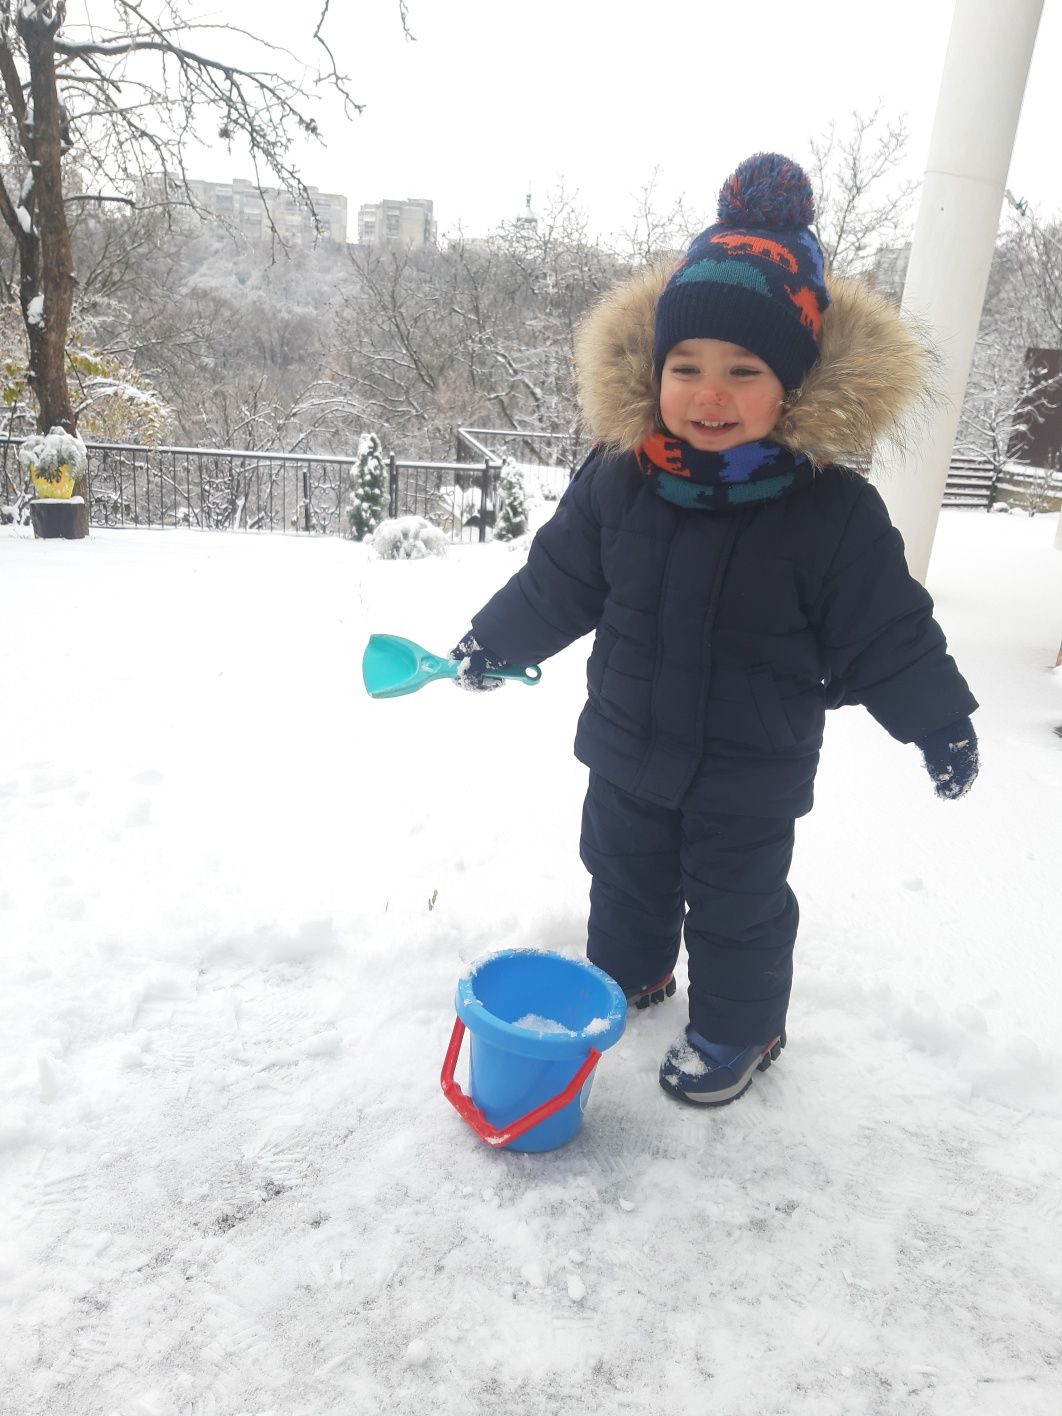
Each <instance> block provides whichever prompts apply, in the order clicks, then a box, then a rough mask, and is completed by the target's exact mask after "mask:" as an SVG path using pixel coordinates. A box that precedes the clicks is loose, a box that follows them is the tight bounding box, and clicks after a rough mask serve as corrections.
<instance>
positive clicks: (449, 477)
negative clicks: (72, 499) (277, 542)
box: [0, 439, 501, 541]
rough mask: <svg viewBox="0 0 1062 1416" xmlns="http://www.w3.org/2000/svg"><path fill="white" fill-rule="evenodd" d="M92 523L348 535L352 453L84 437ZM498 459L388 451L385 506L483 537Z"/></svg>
mask: <svg viewBox="0 0 1062 1416" xmlns="http://www.w3.org/2000/svg"><path fill="white" fill-rule="evenodd" d="M20 442H21V440H15V439H12V440H10V441H7V442H0V502H3V503H6V504H9V505H10V504H18V502H19V500H20V499H24V498H25V495H26V490H25V487H24V485H23V478H22V473H21V470H20V468H19V465H18V448H19V445H20ZM86 447H87V449H88V453H89V500H90V514H91V524H92V525H93V526H156V527H162V526H185V527H198V528H200V529H203V530H212V531H259V532H262V531H265V532H275V533H288V534H295V535H325V536H337V535H347V534H349V520H348V517H347V508H348V505H349V502H350V493H351V486H352V479H353V474H354V465H355V464H354V460H353V459H352V458H349V457H331V456H324V455H316V454H315V455H310V454H300V453H280V452H250V451H246V450H241V449H236V448H204V447H141V446H138V445H134V444H131V443H105V442H89V443H86ZM500 467H501V459H500V458H497V457H493V456H491V455H489V454H488V455H487V456H484V457H483V459H482V460H481V461H477V462H474V463H472V462H467V461H466V462H457V463H450V462H408V461H401V460H399V459H398V458H395V457H391V458H390V459H389V460H388V463H387V472H388V514H389V515H390V516H392V517H395V516H409V515H417V516H423V517H425V518H426V519H427V520H429V521H431V522H433V523H434V524H435V525H437V526H439V527H440V528H441V529H443V530H445V531H446V532H447V533H448V534H449V536H450V537H451V539H452V540H454V541H461V540H486V539H487V538H488V537H489V535H490V528H491V527H492V526H493V524H494V513H495V504H496V500H497V481H498V472H499V469H500Z"/></svg>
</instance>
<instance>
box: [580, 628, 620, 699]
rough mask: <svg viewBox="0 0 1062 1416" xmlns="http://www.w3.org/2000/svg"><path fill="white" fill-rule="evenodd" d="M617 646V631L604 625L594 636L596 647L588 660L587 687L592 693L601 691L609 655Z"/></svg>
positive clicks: (591, 651)
mask: <svg viewBox="0 0 1062 1416" xmlns="http://www.w3.org/2000/svg"><path fill="white" fill-rule="evenodd" d="M615 647H616V631H615V630H614V629H610V628H609V627H608V625H602V626H601V628H600V629H599V630H598V631H597V634H596V635H595V636H594V647H593V648H592V649H591V650H590V657H589V659H587V661H586V687H587V690H588V691H589V692H590V694H591V695H594V694H598V693H600V692H601V684H602V681H603V680H604V677H605V669H606V668H607V666H608V660H609V655H610V654H611V653H612V651H613V649H614V648H615Z"/></svg>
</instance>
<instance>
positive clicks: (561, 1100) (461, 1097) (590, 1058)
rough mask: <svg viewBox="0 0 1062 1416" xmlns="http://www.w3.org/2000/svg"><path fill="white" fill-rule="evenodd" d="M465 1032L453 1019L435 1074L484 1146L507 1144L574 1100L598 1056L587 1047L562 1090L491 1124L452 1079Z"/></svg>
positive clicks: (450, 1099)
mask: <svg viewBox="0 0 1062 1416" xmlns="http://www.w3.org/2000/svg"><path fill="white" fill-rule="evenodd" d="M464 1035H465V1025H464V1023H463V1022H462V1021H461V1019H460V1018H455V1019H454V1030H453V1032H452V1033H451V1034H450V1045H449V1047H448V1048H447V1049H446V1057H445V1058H444V1059H443V1067H442V1075H441V1077H440V1078H439V1080H440V1082H441V1083H442V1089H443V1095H444V1096H445V1097H446V1100H447V1101H448V1102H449V1103H450V1105H451V1106H452V1107H453V1108H454V1110H455V1111H456V1112H457V1114H458V1116H460V1117H461V1119H462V1121H465V1122H467V1123H468V1125H469V1126H471V1127H472V1129H473V1131H475V1133H476V1135H477V1136H478V1137H479V1138H480V1140H481V1141H486V1143H487V1145H488V1146H507V1145H508V1144H509V1142H510V1141H515V1140H516V1138H517V1136H522V1135H523V1134H524V1132H525V1131H530V1129H531V1127H532V1126H537V1125H538V1123H539V1122H540V1121H545V1120H546V1119H547V1118H548V1117H550V1116H552V1115H553V1114H554V1112H557V1111H559V1110H560V1109H561V1107H562V1106H567V1105H568V1103H569V1102H570V1101H574V1100H575V1098H576V1097H577V1096H578V1095H579V1093H580V1091H581V1090H582V1088H583V1084H584V1083H585V1081H586V1079H587V1077H589V1075H590V1073H591V1072H592V1071H593V1070H594V1068H595V1067H596V1066H597V1064H598V1062H600V1060H601V1053H600V1052H598V1050H597V1048H595V1047H591V1049H590V1051H589V1052H588V1053H587V1054H586V1061H585V1062H584V1063H583V1065H582V1066H581V1067H580V1068H579V1070H578V1072H576V1074H575V1076H574V1077H573V1078H572V1079H571V1081H570V1082H569V1083H568V1085H567V1086H566V1087H565V1088H564V1090H563V1091H560V1092H558V1093H557V1095H556V1096H553V1097H550V1099H549V1101H544V1102H542V1104H541V1105H540V1106H536V1107H535V1109H534V1110H533V1111H528V1112H526V1113H525V1114H524V1115H523V1116H520V1117H518V1118H517V1119H516V1120H515V1121H510V1122H509V1123H508V1125H505V1126H492V1125H491V1124H490V1122H489V1121H488V1120H487V1118H486V1117H485V1116H484V1115H483V1112H482V1111H481V1110H480V1109H479V1107H478V1106H477V1105H476V1104H475V1102H474V1101H473V1100H472V1099H471V1097H468V1096H466V1095H465V1094H464V1092H463V1091H462V1090H461V1088H460V1087H459V1086H458V1085H457V1083H456V1082H455V1081H454V1071H455V1070H456V1068H457V1055H458V1053H459V1052H460V1051H461V1042H462V1039H463V1038H464Z"/></svg>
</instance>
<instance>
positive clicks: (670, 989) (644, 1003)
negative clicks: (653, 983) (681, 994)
mask: <svg viewBox="0 0 1062 1416" xmlns="http://www.w3.org/2000/svg"><path fill="white" fill-rule="evenodd" d="M677 988H678V984H677V983H676V982H675V980H674V978H669V979H668V981H667V983H665V984H663V985H662V986H661V987H660V988H651V989H647V990H646V991H645V992H644V993H639V994H637V995H636V996H635V997H634V998H628V999H627V1003H628V1005H629V1006H630V1007H632V1008H648V1007H649V1005H650V1003H663V1001H664V999H665V998H674V996H675V990H676V989H677Z"/></svg>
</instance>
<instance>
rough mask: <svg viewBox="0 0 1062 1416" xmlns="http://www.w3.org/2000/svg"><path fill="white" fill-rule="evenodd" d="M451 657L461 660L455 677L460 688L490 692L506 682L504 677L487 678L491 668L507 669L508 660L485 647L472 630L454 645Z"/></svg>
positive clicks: (474, 691) (476, 691)
mask: <svg viewBox="0 0 1062 1416" xmlns="http://www.w3.org/2000/svg"><path fill="white" fill-rule="evenodd" d="M449 657H450V658H451V659H460V660H461V667H460V668H459V669H458V671H457V678H456V679H455V683H456V684H457V685H458V687H459V688H467V689H468V690H469V691H470V692H473V693H489V692H490V691H491V689H494V688H501V686H502V684H503V683H504V682H505V680H504V679H500V678H487V677H486V675H487V674H488V673H489V671H490V670H491V669H507V668H508V667H509V663H508V661H507V660H506V659H501V658H499V657H498V655H497V654H492V653H491V652H490V650H489V649H484V647H483V645H482V644H480V642H479V640H478V639H477V638H476V637H475V635H474V634H473V633H472V631H471V630H469V632H468V633H467V634H466V635H465V637H464V639H462V640H461V642H460V643H459V644H455V645H454V647H453V648H452V649H451V650H450V654H449Z"/></svg>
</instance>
